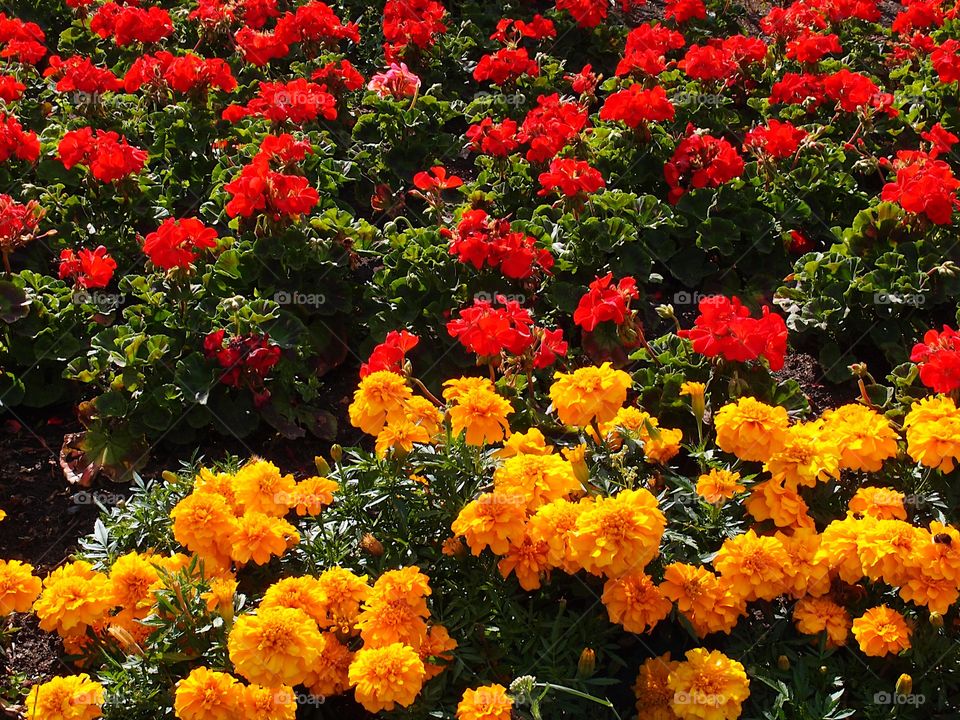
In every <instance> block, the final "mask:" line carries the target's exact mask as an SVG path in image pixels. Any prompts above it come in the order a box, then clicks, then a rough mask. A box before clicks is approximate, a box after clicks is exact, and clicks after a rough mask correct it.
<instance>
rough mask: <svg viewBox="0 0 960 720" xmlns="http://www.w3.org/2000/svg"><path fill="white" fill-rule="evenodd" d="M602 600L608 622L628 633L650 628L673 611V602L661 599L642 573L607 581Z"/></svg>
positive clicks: (658, 592)
mask: <svg viewBox="0 0 960 720" xmlns="http://www.w3.org/2000/svg"><path fill="white" fill-rule="evenodd" d="M602 600H603V604H604V605H605V606H606V607H607V614H608V615H609V616H610V622H615V623H619V624H620V625H623V629H624V630H626V631H627V632H632V633H644V632H647V630H651V629H653V627H654V625H656V624H657V623H658V622H660V621H661V620H663V619H664V618H665V617H666V616H667V615H669V614H670V610H671V609H673V603H671V602H670V600H668V599H667V598H666V597H664V595H663V593H662V592H660V590H659V588H657V586H656V585H654V583H653V580H652V579H651V578H650V576H649V575H647V574H646V573H642V572H640V573H630V574H629V575H622V576H621V577H618V578H613V579H610V580H607V582H606V583H604V586H603V597H602Z"/></svg>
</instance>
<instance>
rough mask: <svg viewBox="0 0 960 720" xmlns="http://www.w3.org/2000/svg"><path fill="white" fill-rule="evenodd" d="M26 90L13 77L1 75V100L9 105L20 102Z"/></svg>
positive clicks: (24, 86)
mask: <svg viewBox="0 0 960 720" xmlns="http://www.w3.org/2000/svg"><path fill="white" fill-rule="evenodd" d="M26 89H27V86H26V85H24V84H23V83H22V82H20V81H19V80H17V79H16V78H15V77H14V76H13V75H0V100H3V101H4V102H8V103H10V102H14V101H16V100H19V99H20V98H21V97H22V96H23V91H24V90H26Z"/></svg>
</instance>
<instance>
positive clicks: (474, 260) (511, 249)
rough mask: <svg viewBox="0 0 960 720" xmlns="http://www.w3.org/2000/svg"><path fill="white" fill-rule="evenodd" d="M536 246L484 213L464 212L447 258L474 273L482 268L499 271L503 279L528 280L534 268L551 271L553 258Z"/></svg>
mask: <svg viewBox="0 0 960 720" xmlns="http://www.w3.org/2000/svg"><path fill="white" fill-rule="evenodd" d="M536 242H537V241H536V240H535V239H534V238H532V237H530V236H529V235H526V234H524V233H522V232H514V231H513V230H512V229H511V228H510V223H509V222H508V221H506V220H497V219H495V218H491V217H490V216H489V215H487V213H486V212H485V211H484V210H479V209H477V210H467V211H466V212H464V213H463V217H462V218H461V220H460V224H459V225H458V226H457V230H456V232H455V233H454V234H453V236H452V239H451V241H450V254H451V255H456V256H457V258H458V259H459V260H460V262H462V263H469V264H470V265H473V266H474V267H475V268H476V269H477V270H480V269H482V268H483V266H484V265H487V266H489V267H491V268H500V272H502V273H503V274H504V275H505V276H506V277H508V278H514V279H518V280H520V279H524V278H528V277H530V276H531V275H532V274H533V271H534V267H535V266H539V267H540V268H542V269H544V270H547V271H549V270H550V268H552V267H553V256H552V255H551V254H550V252H549V251H548V250H544V249H541V248H538V247H537V246H536Z"/></svg>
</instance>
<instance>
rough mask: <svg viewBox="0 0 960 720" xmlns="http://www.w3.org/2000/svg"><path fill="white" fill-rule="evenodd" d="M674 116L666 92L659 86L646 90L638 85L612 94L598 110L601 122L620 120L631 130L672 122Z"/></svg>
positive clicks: (671, 104)
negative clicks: (652, 124) (666, 121)
mask: <svg viewBox="0 0 960 720" xmlns="http://www.w3.org/2000/svg"><path fill="white" fill-rule="evenodd" d="M674 114H675V110H674V107H673V103H671V102H670V99H669V98H668V97H667V92H666V90H664V89H663V88H662V87H660V86H659V85H655V86H654V87H652V88H650V89H647V88H644V87H643V86H642V85H641V84H639V83H636V84H634V85H631V86H630V87H628V88H627V89H626V90H620V91H619V92H615V93H613V94H612V95H610V96H609V97H608V98H607V101H606V102H605V103H604V104H603V107H602V108H601V109H600V119H601V120H621V121H623V122H624V123H626V125H627V126H628V127H631V128H636V127H638V126H640V125H645V124H646V123H649V122H663V121H665V120H673V117H674Z"/></svg>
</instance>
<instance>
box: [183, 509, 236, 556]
mask: <svg viewBox="0 0 960 720" xmlns="http://www.w3.org/2000/svg"><path fill="white" fill-rule="evenodd" d="M170 517H171V518H173V536H174V538H175V539H176V541H177V542H178V543H180V544H181V545H183V546H184V547H185V548H187V549H188V550H190V551H192V552H195V553H196V554H197V555H199V556H200V557H202V558H203V559H204V560H205V561H207V562H208V563H210V564H213V565H216V566H227V565H229V564H230V549H231V545H230V538H231V537H232V536H233V531H234V530H235V529H236V517H235V516H234V514H233V511H232V510H231V509H230V505H229V504H228V503H227V501H226V500H224V499H223V497H222V496H220V495H216V494H214V493H206V492H203V493H191V494H190V495H187V497H185V498H184V499H183V500H181V501H180V502H179V503H177V505H176V506H175V507H174V508H173V510H171V511H170Z"/></svg>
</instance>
